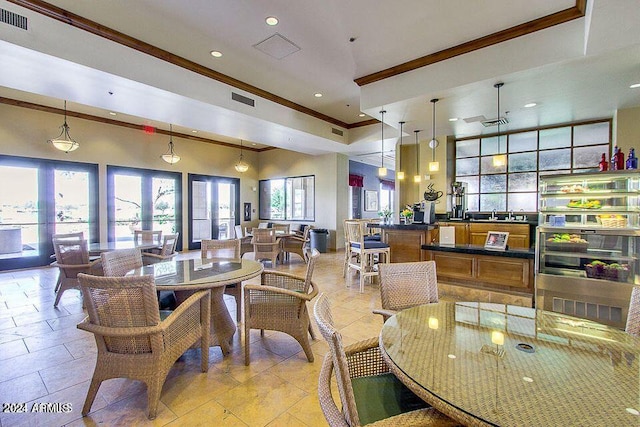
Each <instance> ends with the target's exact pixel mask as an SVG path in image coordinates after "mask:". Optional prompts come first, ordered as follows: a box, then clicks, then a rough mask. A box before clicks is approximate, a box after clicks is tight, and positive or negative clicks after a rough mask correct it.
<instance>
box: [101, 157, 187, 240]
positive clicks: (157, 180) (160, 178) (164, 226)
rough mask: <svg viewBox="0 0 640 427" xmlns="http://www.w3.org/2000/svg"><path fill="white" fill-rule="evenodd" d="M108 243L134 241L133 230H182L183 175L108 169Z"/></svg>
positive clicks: (163, 231)
mask: <svg viewBox="0 0 640 427" xmlns="http://www.w3.org/2000/svg"><path fill="white" fill-rule="evenodd" d="M107 180H108V184H107V204H108V233H109V241H117V240H132V239H133V230H161V231H162V234H173V233H176V232H180V230H181V229H182V215H181V213H182V187H181V184H182V174H181V173H179V172H163V171H154V170H147V169H135V168H123V167H118V166H107Z"/></svg>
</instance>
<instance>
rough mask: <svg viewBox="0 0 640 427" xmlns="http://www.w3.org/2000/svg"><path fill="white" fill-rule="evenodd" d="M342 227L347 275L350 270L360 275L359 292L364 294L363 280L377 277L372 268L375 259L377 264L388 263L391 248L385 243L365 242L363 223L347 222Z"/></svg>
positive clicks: (364, 224)
mask: <svg viewBox="0 0 640 427" xmlns="http://www.w3.org/2000/svg"><path fill="white" fill-rule="evenodd" d="M344 226H345V228H346V229H347V240H348V244H349V251H350V253H349V260H348V263H347V273H348V272H349V271H350V270H351V269H354V270H357V271H358V272H359V273H360V292H364V281H365V279H366V278H367V277H373V276H377V275H378V271H376V269H375V268H374V264H375V258H376V257H377V259H378V264H380V263H381V262H382V259H384V262H386V263H389V262H390V257H391V248H390V246H389V245H388V244H387V243H383V242H379V241H375V240H365V239H364V236H365V234H366V233H365V229H366V227H367V225H366V223H365V222H364V221H356V220H349V221H345V222H344ZM345 258H346V257H345Z"/></svg>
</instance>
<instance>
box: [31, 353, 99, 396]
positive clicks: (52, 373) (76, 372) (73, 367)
mask: <svg viewBox="0 0 640 427" xmlns="http://www.w3.org/2000/svg"><path fill="white" fill-rule="evenodd" d="M95 366H96V357H95V356H94V355H89V356H86V357H83V358H80V359H73V360H70V361H68V362H65V363H60V364H58V365H56V366H52V367H51V368H47V369H41V370H40V377H42V381H44V384H45V385H46V386H47V390H49V392H50V393H53V392H56V391H60V390H62V389H65V388H68V387H71V386H73V385H76V384H79V383H82V382H85V381H88V380H91V377H92V376H93V370H94V368H95ZM69 372H73V375H69Z"/></svg>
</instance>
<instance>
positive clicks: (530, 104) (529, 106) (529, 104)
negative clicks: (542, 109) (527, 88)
mask: <svg viewBox="0 0 640 427" xmlns="http://www.w3.org/2000/svg"><path fill="white" fill-rule="evenodd" d="M536 105H538V104H536V103H535V102H530V103H528V104H524V108H531V107H535V106H536Z"/></svg>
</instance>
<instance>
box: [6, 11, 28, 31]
mask: <svg viewBox="0 0 640 427" xmlns="http://www.w3.org/2000/svg"><path fill="white" fill-rule="evenodd" d="M0 22H4V23H5V24H9V25H13V26H14V27H18V28H21V29H23V30H26V29H27V17H26V16H22V15H18V14H17V13H13V12H10V11H8V10H5V9H0Z"/></svg>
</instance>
